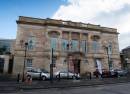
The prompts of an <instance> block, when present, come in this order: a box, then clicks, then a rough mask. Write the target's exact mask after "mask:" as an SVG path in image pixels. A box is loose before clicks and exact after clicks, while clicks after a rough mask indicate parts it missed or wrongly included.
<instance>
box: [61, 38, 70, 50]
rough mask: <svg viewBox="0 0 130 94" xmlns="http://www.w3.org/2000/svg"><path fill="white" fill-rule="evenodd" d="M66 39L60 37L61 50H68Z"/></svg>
mask: <svg viewBox="0 0 130 94" xmlns="http://www.w3.org/2000/svg"><path fill="white" fill-rule="evenodd" d="M68 43H69V42H68V40H65V39H62V50H64V51H66V50H68V47H67V46H68Z"/></svg>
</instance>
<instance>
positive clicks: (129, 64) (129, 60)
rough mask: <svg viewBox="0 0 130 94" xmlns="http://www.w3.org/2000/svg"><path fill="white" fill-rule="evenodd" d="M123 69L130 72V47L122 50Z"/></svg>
mask: <svg viewBox="0 0 130 94" xmlns="http://www.w3.org/2000/svg"><path fill="white" fill-rule="evenodd" d="M120 57H121V64H122V69H128V70H130V46H128V47H126V48H124V49H122V51H121V54H120Z"/></svg>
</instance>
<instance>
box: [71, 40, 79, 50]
mask: <svg viewBox="0 0 130 94" xmlns="http://www.w3.org/2000/svg"><path fill="white" fill-rule="evenodd" d="M71 45H72V50H73V51H79V41H78V40H71Z"/></svg>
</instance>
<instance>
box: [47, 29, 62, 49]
mask: <svg viewBox="0 0 130 94" xmlns="http://www.w3.org/2000/svg"><path fill="white" fill-rule="evenodd" d="M48 35H49V37H50V46H51V48H53V49H54V50H56V49H58V38H59V36H60V33H59V32H57V31H51V32H49V33H48Z"/></svg>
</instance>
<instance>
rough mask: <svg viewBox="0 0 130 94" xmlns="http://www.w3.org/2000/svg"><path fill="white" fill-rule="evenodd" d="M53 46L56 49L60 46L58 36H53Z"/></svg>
mask: <svg viewBox="0 0 130 94" xmlns="http://www.w3.org/2000/svg"><path fill="white" fill-rule="evenodd" d="M51 48H53V50H56V49H57V48H58V39H57V38H51Z"/></svg>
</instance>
